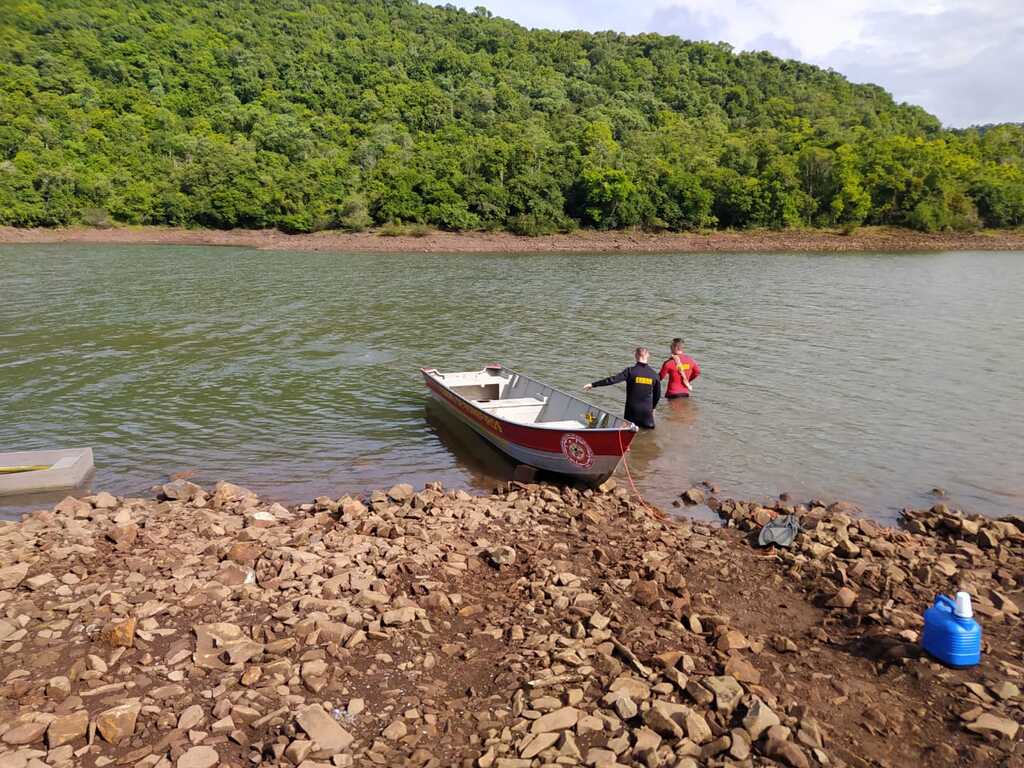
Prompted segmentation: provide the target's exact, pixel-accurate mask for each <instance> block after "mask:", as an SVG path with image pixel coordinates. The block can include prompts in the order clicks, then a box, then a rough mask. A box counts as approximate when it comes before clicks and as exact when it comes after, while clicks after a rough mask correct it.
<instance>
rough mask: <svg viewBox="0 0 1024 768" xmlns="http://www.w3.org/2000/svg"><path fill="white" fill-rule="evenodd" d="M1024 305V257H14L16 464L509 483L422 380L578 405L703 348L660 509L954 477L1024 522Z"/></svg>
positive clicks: (10, 300)
mask: <svg viewBox="0 0 1024 768" xmlns="http://www.w3.org/2000/svg"><path fill="white" fill-rule="evenodd" d="M1022 286H1024V254H1020V253H950V254H928V255H898V256H896V255H885V254H879V255H834V254H833V255H787V254H771V255H731V254H714V255H692V254H687V255H682V254H681V255H642V254H636V255H614V254H608V255H562V254H538V255H534V254H530V255H419V254H417V255H388V254H372V255H344V254H324V253H269V252H259V251H253V250H248V249H237V248H195V247H170V246H152V247H112V246H110V247H108V246H102V247H100V246H78V245H62V246H0V450H15V449H19V450H20V449H32V448H49V447H54V446H77V445H91V446H93V448H94V450H95V453H96V463H97V476H96V479H95V481H94V483H93V487H94V488H103V489H108V490H111V491H114V492H116V493H122V494H136V493H148V489H149V487H150V486H152V485H153V484H154V483H157V482H162V481H164V480H166V478H167V476H168V475H169V474H170V473H174V472H180V471H193V472H194V473H195V475H194V477H195V479H197V480H198V481H200V482H212V481H215V480H217V479H219V478H225V479H230V480H232V481H235V482H239V483H242V484H245V485H248V486H250V487H252V488H254V489H256V490H259V491H260V492H262V493H265V494H267V495H269V496H270V497H273V498H276V499H280V500H282V501H286V502H298V501H306V500H309V499H311V498H312V497H313V496H316V495H321V494H326V495H332V496H338V495H341V494H342V493H345V492H355V491H363V490H368V489H372V488H377V487H381V486H387V485H389V484H391V483H393V482H397V481H410V482H414V483H416V484H422V483H423V482H425V481H428V480H433V479H439V480H442V481H444V482H445V483H446V484H451V485H457V486H464V487H473V488H481V489H484V488H489V487H491V486H492V485H493V484H494V482H495V480H496V479H498V478H503V477H507V476H508V475H509V473H510V472H511V468H510V466H509V465H507V464H505V463H504V462H503V461H502V459H501V458H500V457H498V456H496V455H495V454H494V453H493V452H492V451H490V450H489V449H488V448H487V447H486V446H485V445H484V444H482V443H481V442H480V441H479V440H477V439H476V438H474V437H472V436H469V435H466V434H465V433H464V432H462V430H461V429H459V428H457V427H455V426H453V425H451V424H450V423H449V422H447V421H446V420H445V419H443V418H441V417H440V416H439V415H438V414H437V413H436V412H435V411H434V410H433V409H430V408H428V407H427V398H426V395H425V389H424V387H423V385H422V383H421V380H420V377H419V373H418V369H419V367H420V366H433V367H438V368H440V369H442V370H446V369H447V370H465V369H474V368H479V367H482V366H483V365H484V364H485V363H487V362H491V361H500V362H502V363H504V364H506V365H508V366H509V367H511V368H515V369H517V370H520V371H522V372H524V373H529V374H531V375H533V376H535V377H538V378H541V379H543V380H545V381H548V382H550V383H552V384H554V385H556V386H560V387H562V388H565V389H571V390H572V389H578V388H579V387H580V386H581V385H582V384H583V383H585V382H587V381H591V380H593V379H595V378H598V377H602V376H606V375H608V374H610V373H613V372H615V371H618V370H620V369H621V368H623V367H624V366H625V365H626V364H627V363H628V362H629V360H630V349H631V347H633V346H634V345H635V344H645V345H648V346H650V347H651V348H652V349H654V350H656V353H655V357H656V358H657V360H656V361H655V362H656V363H660V360H661V359H662V357H663V354H662V352H663V350H664V348H665V347H666V346H667V343H668V341H669V339H671V338H672V337H673V336H677V335H682V336H684V337H685V338H686V341H687V349H688V351H689V352H690V353H691V354H692V355H693V356H694V357H696V358H697V360H698V361H699V362H700V364H701V366H702V368H703V370H704V376H703V377H702V378H701V379H700V380H699V382H698V386H697V389H696V397H694V398H693V399H691V400H690V401H688V402H686V401H675V402H669V403H666V404H665V405H664V406H663V407H662V408H660V409H659V412H658V429H657V430H656V431H655V432H653V433H645V434H642V435H641V436H640V437H639V438H638V439H637V440H636V442H635V443H634V449H633V451H632V453H631V457H630V466H631V468H632V471H633V476H634V478H635V479H636V482H637V484H638V485H639V487H640V489H641V490H642V491H643V492H644V493H645V495H647V496H648V497H649V498H650V499H652V500H654V501H656V502H658V503H660V504H663V505H664V504H668V503H670V502H671V500H672V499H673V498H674V497H675V496H676V495H678V494H679V492H680V491H682V490H685V489H686V488H687V487H688V486H689V485H690V484H691V483H692V482H695V481H698V480H703V479H709V480H712V481H713V482H715V483H717V484H718V485H719V486H721V488H722V490H723V492H726V493H730V494H736V495H741V496H757V497H760V496H768V495H770V494H776V493H779V492H781V491H788V492H790V493H792V494H794V495H795V496H796V497H799V498H804V497H807V496H811V495H816V496H824V497H828V498H840V497H841V498H849V499H852V500H854V501H857V502H859V503H860V504H862V505H863V506H864V508H865V509H866V510H867V511H868V512H869V513H870V514H872V515H875V516H877V517H880V518H891V517H892V516H893V515H894V514H895V512H896V510H898V509H899V508H900V507H901V506H904V505H910V504H925V503H932V500H933V497H932V496H931V495H930V490H931V489H932V488H933V487H935V486H940V487H943V488H945V489H947V490H948V492H949V496H950V499H951V500H952V501H953V502H955V503H957V504H961V505H963V506H964V507H966V508H969V509H972V510H977V511H979V512H983V513H985V514H990V515H1002V514H1010V513H1020V512H1022V511H1024V405H1022V395H1024V384H1022V375H1024V287H1022ZM621 398H622V392H621V391H616V390H612V389H604V390H600V391H597V392H595V393H594V396H593V400H594V401H596V402H598V403H600V404H601V405H604V406H607V407H609V408H612V409H615V410H616V411H618V410H619V409H620V408H621ZM0 504H3V500H2V499H0ZM22 509H24V507H23V506H21V507H19V506H13V505H11V504H9V503H8V504H7V505H6V506H0V515H6V516H8V517H10V516H12V515H14V514H16V513H17V512H18V511H20V510H22Z"/></svg>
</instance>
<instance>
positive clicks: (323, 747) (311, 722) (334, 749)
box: [295, 704, 353, 757]
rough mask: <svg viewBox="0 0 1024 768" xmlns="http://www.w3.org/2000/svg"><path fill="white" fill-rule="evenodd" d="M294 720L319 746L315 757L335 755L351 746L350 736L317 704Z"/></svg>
mask: <svg viewBox="0 0 1024 768" xmlns="http://www.w3.org/2000/svg"><path fill="white" fill-rule="evenodd" d="M295 719H296V721H297V722H298V724H299V727H300V728H302V730H303V731H305V732H306V735H307V736H309V738H311V739H312V740H313V741H315V742H316V743H317V745H318V746H319V749H318V750H317V752H316V753H314V754H315V755H321V754H322V755H324V756H327V757H329V756H331V755H336V754H338V753H339V752H343V751H345V750H346V749H348V747H349V746H350V745H351V744H352V741H353V739H352V735H351V734H350V733H349V732H348V731H346V730H345V729H344V728H342V727H341V726H340V725H338V723H337V722H336V721H335V720H334V718H332V717H331V716H330V715H329V714H327V713H326V712H325V711H324V708H323V707H321V706H320V705H319V704H310V705H309V706H307V707H306V708H305V709H303V710H302V711H301V712H299V714H298V716H297V717H296V718H295Z"/></svg>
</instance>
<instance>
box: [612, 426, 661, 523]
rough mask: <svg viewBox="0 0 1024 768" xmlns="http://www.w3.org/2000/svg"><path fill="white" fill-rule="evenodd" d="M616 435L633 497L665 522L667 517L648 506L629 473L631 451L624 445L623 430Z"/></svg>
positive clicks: (631, 474) (653, 507)
mask: <svg viewBox="0 0 1024 768" xmlns="http://www.w3.org/2000/svg"><path fill="white" fill-rule="evenodd" d="M616 434H617V435H618V437H619V452H620V454H621V455H622V467H623V469H625V470H626V479H627V480H629V487H630V488H632V489H633V495H634V496H636V498H637V500H638V501H639V502H640V506H641V507H643V508H644V509H646V510H647V512H648V513H649V514H651V515H652V516H653V517H655V518H656V519H658V520H664V519H665V518H666V517H667V515H666V514H665V513H664V512H662V511H661V510H660V509H658V508H657V507H656V506H654V505H653V504H648V503H647V500H646V499H645V498H644V497H643V494H641V493H640V489H639V488H637V487H636V483H635V482H634V481H633V473H632V472H630V471H629V460H628V459H627V458H626V453H627V452H628V451H629V449H628V448H627V447H626V446H625V445H624V444H623V443H622V430H621V429H619V430H617V431H616Z"/></svg>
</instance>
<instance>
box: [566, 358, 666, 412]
mask: <svg viewBox="0 0 1024 768" xmlns="http://www.w3.org/2000/svg"><path fill="white" fill-rule="evenodd" d="M649 359H650V353H648V351H647V348H646V347H637V348H636V365H633V366H630V367H629V368H626V369H625V370H624V371H622V372H620V373H617V374H615V375H614V376H609V377H608V378H607V379H601V380H600V381H595V382H594V383H593V384H585V385H584V386H583V389H584V391H586V390H588V389H591V388H592V387H610V386H611V385H612V384H619V383H621V382H623V381H624V382H626V419H627V420H628V421H631V422H633V423H634V424H636V425H637V426H638V427H646V428H647V429H654V409H655V408H656V407H657V405H658V400H660V399H661V379H660V378H659V377H658V372H657V371H656V370H654V369H653V368H651V366H649V365H648V364H647V361H648V360H649Z"/></svg>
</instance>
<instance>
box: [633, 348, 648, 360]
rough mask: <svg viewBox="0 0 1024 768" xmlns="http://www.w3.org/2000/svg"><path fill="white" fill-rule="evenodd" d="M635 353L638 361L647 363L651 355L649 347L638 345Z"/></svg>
mask: <svg viewBox="0 0 1024 768" xmlns="http://www.w3.org/2000/svg"><path fill="white" fill-rule="evenodd" d="M635 354H636V361H637V362H638V363H646V362H647V361H648V360H649V359H650V357H651V353H650V352H648V351H647V347H637V348H636V353H635Z"/></svg>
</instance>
